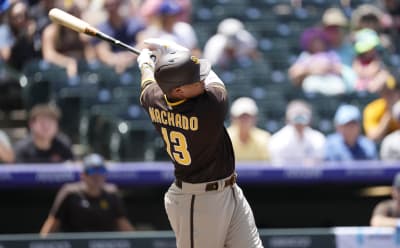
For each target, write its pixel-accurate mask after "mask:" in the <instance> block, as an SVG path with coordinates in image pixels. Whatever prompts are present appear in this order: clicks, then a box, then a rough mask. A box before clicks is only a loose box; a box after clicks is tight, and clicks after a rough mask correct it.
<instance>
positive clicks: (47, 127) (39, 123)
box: [30, 115, 58, 140]
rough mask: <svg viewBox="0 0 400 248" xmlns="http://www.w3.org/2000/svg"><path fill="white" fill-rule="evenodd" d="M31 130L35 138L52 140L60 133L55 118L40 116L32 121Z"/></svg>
mask: <svg viewBox="0 0 400 248" xmlns="http://www.w3.org/2000/svg"><path fill="white" fill-rule="evenodd" d="M30 128H31V131H32V134H33V136H34V137H35V138H38V139H43V140H52V139H53V138H54V136H56V134H57V132H58V123H57V120H55V119H54V118H53V117H50V116H46V115H39V116H37V117H36V118H35V119H34V120H32V121H31V123H30Z"/></svg>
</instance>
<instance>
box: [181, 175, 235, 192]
mask: <svg viewBox="0 0 400 248" xmlns="http://www.w3.org/2000/svg"><path fill="white" fill-rule="evenodd" d="M236 178H237V175H236V173H234V174H233V175H232V176H231V177H229V178H228V179H226V180H225V181H224V188H225V187H228V186H232V185H234V184H235V183H236ZM175 185H176V186H177V187H178V188H180V189H181V188H182V180H179V179H176V180H175ZM204 190H205V191H213V190H218V182H213V183H207V184H206V186H205V189H204Z"/></svg>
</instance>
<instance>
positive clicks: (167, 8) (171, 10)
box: [158, 1, 182, 15]
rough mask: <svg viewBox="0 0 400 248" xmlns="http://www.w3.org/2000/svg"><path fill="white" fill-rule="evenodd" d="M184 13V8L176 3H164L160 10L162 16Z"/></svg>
mask: <svg viewBox="0 0 400 248" xmlns="http://www.w3.org/2000/svg"><path fill="white" fill-rule="evenodd" d="M181 11H182V7H181V6H180V5H179V4H178V3H177V2H175V1H163V3H162V4H161V5H160V7H159V9H158V13H160V14H162V15H176V14H179V13H180V12H181Z"/></svg>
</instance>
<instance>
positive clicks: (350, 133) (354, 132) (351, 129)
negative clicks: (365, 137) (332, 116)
mask: <svg viewBox="0 0 400 248" xmlns="http://www.w3.org/2000/svg"><path fill="white" fill-rule="evenodd" d="M337 130H338V132H340V133H341V134H342V135H343V137H344V138H345V140H346V141H348V142H350V143H352V144H354V143H355V142H356V140H357V138H358V136H359V135H360V131H361V128H360V124H359V122H358V121H351V122H349V123H346V124H344V125H340V126H338V127H337Z"/></svg>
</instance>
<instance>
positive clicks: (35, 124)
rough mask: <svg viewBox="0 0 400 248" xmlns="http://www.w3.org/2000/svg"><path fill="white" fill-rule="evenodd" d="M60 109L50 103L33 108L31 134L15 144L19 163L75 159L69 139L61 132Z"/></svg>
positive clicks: (30, 117)
mask: <svg viewBox="0 0 400 248" xmlns="http://www.w3.org/2000/svg"><path fill="white" fill-rule="evenodd" d="M59 119H60V111H59V109H58V108H57V107H56V106H54V105H50V104H39V105H36V106H34V107H33V108H32V110H31V112H30V116H29V128H30V135H29V136H27V137H26V138H24V139H22V140H20V141H18V142H17V143H16V144H15V154H16V162H18V163H58V162H64V161H67V160H73V159H74V156H73V153H72V150H71V144H70V142H69V140H68V139H67V138H66V137H65V136H64V135H62V134H61V133H59V131H58V120H59Z"/></svg>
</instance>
